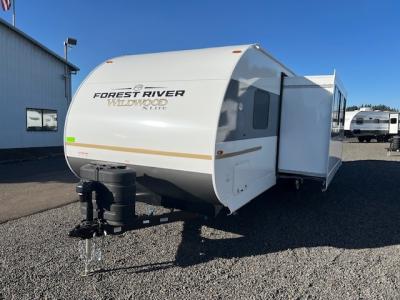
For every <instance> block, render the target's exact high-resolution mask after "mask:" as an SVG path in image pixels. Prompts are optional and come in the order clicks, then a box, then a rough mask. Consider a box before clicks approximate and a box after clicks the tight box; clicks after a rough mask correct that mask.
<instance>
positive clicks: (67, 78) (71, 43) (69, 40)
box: [64, 37, 78, 101]
mask: <svg viewBox="0 0 400 300" xmlns="http://www.w3.org/2000/svg"><path fill="white" fill-rule="evenodd" d="M77 43H78V41H77V39H74V38H70V37H68V38H67V39H66V40H65V42H64V57H65V68H64V72H65V74H64V76H65V98H66V99H67V101H71V97H70V95H69V94H70V93H69V91H71V72H70V70H69V67H68V48H72V46H76V44H77ZM68 90H69V91H68Z"/></svg>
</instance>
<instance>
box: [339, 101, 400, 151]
mask: <svg viewBox="0 0 400 300" xmlns="http://www.w3.org/2000/svg"><path fill="white" fill-rule="evenodd" d="M344 130H345V136H346V137H357V139H358V141H359V142H368V143H369V142H370V141H371V140H372V139H376V140H377V141H378V142H387V141H389V139H390V138H391V137H393V136H394V135H397V134H398V133H399V130H400V123H399V113H397V112H388V111H373V110H371V109H370V108H361V109H360V110H356V111H350V112H346V120H345V125H344Z"/></svg>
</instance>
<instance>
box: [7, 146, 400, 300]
mask: <svg viewBox="0 0 400 300" xmlns="http://www.w3.org/2000/svg"><path fill="white" fill-rule="evenodd" d="M385 146H386V145H385V144H377V143H371V144H358V143H347V144H345V148H344V158H345V162H344V163H343V166H342V168H341V169H340V171H339V173H338V174H337V175H336V178H335V179H334V181H333V182H332V184H331V186H330V188H329V190H328V191H327V192H326V193H320V191H319V189H318V187H317V186H316V185H315V184H305V186H304V189H303V190H302V191H301V193H297V194H296V193H295V192H293V191H289V190H287V189H285V188H284V186H283V185H280V186H278V187H276V188H273V189H271V190H270V191H268V192H266V193H265V194H263V195H262V196H260V197H258V198H257V199H256V200H254V201H252V202H251V203H250V204H249V205H247V206H245V207H244V208H243V209H241V210H240V211H239V214H238V215H235V216H230V217H225V218H221V219H217V220H212V221H208V222H203V223H201V222H195V221H188V222H186V223H183V222H178V223H173V224H168V225H162V226H158V227H153V228H147V229H142V230H139V231H136V232H128V233H125V234H123V235H121V236H109V237H107V238H105V239H104V247H103V255H104V262H103V269H104V271H103V272H100V273H97V274H95V275H93V276H90V277H81V276H80V275H79V274H80V272H81V271H82V268H83V265H82V262H81V261H80V260H79V254H78V250H77V249H78V243H77V241H76V240H74V239H69V238H68V237H67V236H66V233H67V231H68V229H70V228H72V227H73V226H74V225H75V224H76V223H77V222H78V221H79V215H78V204H77V203H73V204H70V205H67V206H64V207H62V208H57V209H52V210H49V211H46V212H43V213H38V214H35V215H31V216H28V217H24V218H21V219H18V220H14V221H9V222H7V223H4V224H1V225H0V299H1V298H2V297H3V298H5V299H142V298H146V299H147V298H149V299H188V298H191V299H210V298H211V299H216V298H221V299H267V298H280V299H288V298H289V299H306V298H324V299H339V298H340V299H355V298H366V299H372V298H377V299H387V298H399V297H400V272H399V267H400V255H399V254H400V246H399V244H400V227H399V225H400V185H399V175H400V163H399V162H400V156H397V157H394V156H393V157H387V156H386V151H385V149H384V148H385ZM144 209H145V207H144V206H143V205H140V206H139V211H144ZM161 211H162V210H161V209H158V210H157V212H161ZM97 242H98V241H97ZM1 295H2V296H1Z"/></svg>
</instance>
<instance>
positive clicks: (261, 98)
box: [253, 89, 270, 129]
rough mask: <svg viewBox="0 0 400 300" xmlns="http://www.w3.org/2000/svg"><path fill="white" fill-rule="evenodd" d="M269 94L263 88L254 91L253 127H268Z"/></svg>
mask: <svg viewBox="0 0 400 300" xmlns="http://www.w3.org/2000/svg"><path fill="white" fill-rule="evenodd" d="M269 102H270V95H269V93H268V92H266V91H263V90H258V89H257V90H256V91H255V93H254V108H253V128H254V129H266V128H267V127H268V115H269Z"/></svg>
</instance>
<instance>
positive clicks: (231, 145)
mask: <svg viewBox="0 0 400 300" xmlns="http://www.w3.org/2000/svg"><path fill="white" fill-rule="evenodd" d="M294 76H295V74H294V73H293V72H292V71H291V70H289V69H288V68H287V67H285V66H284V65H283V64H281V63H280V62H278V61H277V60H276V59H275V58H273V57H272V56H271V55H270V54H268V53H267V52H266V51H264V50H263V49H261V48H260V47H259V46H258V45H241V46H229V47H220V48H210V49H199V50H188V51H174V52H165V53H156V54H144V55H133V56H124V57H118V58H114V59H111V60H109V61H107V62H105V63H103V64H101V65H100V66H98V67H97V68H96V69H95V70H94V71H93V72H92V73H91V74H90V75H89V76H88V77H87V78H86V79H85V81H84V82H83V83H82V85H81V86H80V88H79V89H78V91H77V92H76V94H75V97H74V99H73V101H72V105H71V106H70V109H69V112H68V115H67V121H66V125H65V133H64V135H65V155H66V159H67V162H68V164H69V166H70V168H71V170H72V171H73V172H74V173H75V174H76V175H77V176H79V172H80V167H81V166H83V165H84V164H86V163H89V162H105V163H118V164H124V165H127V166H129V167H131V168H133V169H134V170H135V171H136V173H137V181H138V182H139V183H140V184H141V185H143V186H144V187H145V188H147V189H148V190H150V191H152V192H153V193H155V194H158V195H160V196H162V197H170V198H174V199H179V200H180V201H184V202H193V203H194V202H204V203H209V204H212V205H214V206H224V207H227V208H229V210H230V211H231V212H233V211H235V210H237V209H239V208H240V207H242V206H243V205H244V204H246V203H248V202H249V201H250V200H252V199H253V198H255V197H256V196H257V195H259V194H261V193H262V192H264V191H265V190H267V189H269V188H270V187H272V186H273V185H275V184H276V181H277V178H278V176H279V173H278V172H277V157H278V140H279V136H280V135H281V136H283V134H287V132H288V131H290V129H289V128H287V127H285V126H287V125H290V124H289V123H288V122H287V118H285V117H283V118H281V102H282V90H283V89H284V87H283V85H282V83H283V78H284V77H288V78H289V79H290V78H291V77H294ZM310 78H311V77H310ZM321 78H322V77H321ZM335 78H336V77H327V78H325V79H324V78H322V79H321V80H326V81H327V82H328V83H329V85H330V87H329V88H327V87H326V88H325V87H323V85H321V84H322V83H318V79H317V78H314V79H306V80H314V83H313V85H314V86H315V87H316V89H315V90H319V93H323V94H324V93H325V94H326V96H327V97H331V98H332V97H333V96H332V95H333V94H332V91H333V90H334V86H335V85H337V82H336V79H335ZM289 79H288V80H289ZM332 80H334V81H332ZM286 82H288V81H286ZM321 86H322V88H321ZM327 89H328V90H327ZM341 90H342V91H343V89H341ZM325 94H324V98H323V99H322V100H318V101H314V100H313V99H312V97H314V96H313V95H310V97H309V98H307V97H306V98H304V99H302V100H301V101H302V103H303V104H304V105H306V106H310V107H311V108H310V109H309V110H307V109H304V110H303V113H304V114H297V116H296V118H297V122H298V123H297V125H296V126H298V125H299V123H300V124H301V123H302V122H304V121H305V119H307V118H308V117H309V114H310V112H311V113H312V114H313V118H314V125H315V124H316V125H321V126H322V127H323V128H324V130H321V132H320V134H321V135H320V136H319V137H320V138H323V139H324V140H323V141H320V140H315V143H323V144H324V145H323V146H317V147H316V148H315V149H314V150H315V151H319V150H321V151H322V150H324V152H323V153H321V155H320V156H321V157H322V158H321V160H323V161H321V162H320V163H321V164H325V163H326V161H327V160H328V161H329V163H328V166H327V168H326V170H323V171H321V170H319V169H318V170H317V169H315V172H314V173H315V174H314V173H313V176H314V175H315V176H318V175H320V176H321V178H322V179H323V180H326V179H327V178H328V177H329V171H331V170H333V167H332V166H331V158H337V159H338V160H340V158H341V146H340V145H339V144H338V145H336V144H335V142H334V141H333V139H331V132H333V131H332V129H331V128H332V127H331V123H332V122H331V119H332V110H334V106H332V99H330V100H329V99H328V100H327V99H326V97H325ZM328 94H329V96H328ZM317 96H318V95H317ZM307 99H309V101H307ZM291 102H292V99H290V100H288V102H287V105H290V103H291ZM321 102H323V103H324V113H323V114H321V115H320V118H315V114H316V111H318V110H319V109H320V107H319V106H318V105H319V104H320V103H321ZM283 103H284V105H286V104H285V99H284V100H283ZM299 104H300V102H299ZM300 106H301V105H300ZM329 106H330V107H329ZM287 110H288V107H286V106H284V107H283V110H282V112H283V111H287ZM325 110H326V111H325ZM317 114H318V113H317ZM282 116H283V115H282ZM281 119H282V129H281V134H280V135H279V128H280V127H281V126H280V120H281ZM309 126H312V124H309ZM307 128H308V127H307V126H305V127H304V129H307ZM336 129H337V128H336V127H334V130H336ZM303 134H307V133H306V132H303ZM323 134H325V135H323ZM285 143H290V141H286V140H284V141H283V142H282V144H281V146H280V147H279V149H280V150H279V151H284V152H280V153H279V155H281V154H282V153H283V154H282V155H284V156H290V155H291V154H290V152H289V151H288V150H287V149H286V144H285ZM338 143H340V142H339V141H338ZM299 146H300V147H301V146H302V145H297V146H296V147H297V148H299ZM325 150H326V151H325ZM303 154H305V152H304V151H301V152H300V155H299V153H297V154H296V155H297V157H298V159H299V160H302V159H303V157H302V156H301V155H303ZM292 161H293V160H292ZM334 164H335V166H337V164H336V161H335V162H334ZM285 167H286V165H285ZM295 167H296V166H295V165H294V164H289V168H288V170H287V171H290V172H292V171H293V173H295V172H294V170H295V169H294V168H295ZM310 170H311V171H314V169H313V168H311V169H310V166H306V167H305V168H303V169H301V168H299V167H297V169H296V173H295V174H293V175H295V176H303V175H305V176H307V175H310ZM331 174H332V173H331ZM315 176H314V177H315ZM332 176H333V175H332Z"/></svg>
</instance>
